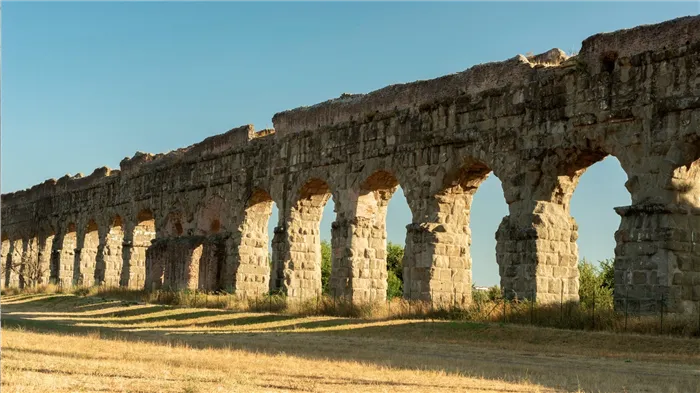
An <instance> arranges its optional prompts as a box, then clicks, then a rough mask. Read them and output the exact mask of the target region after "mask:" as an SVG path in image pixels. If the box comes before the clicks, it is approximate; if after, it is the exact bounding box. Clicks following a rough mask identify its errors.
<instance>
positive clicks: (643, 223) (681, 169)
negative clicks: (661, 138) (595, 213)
mask: <svg viewBox="0 0 700 393" xmlns="http://www.w3.org/2000/svg"><path fill="white" fill-rule="evenodd" d="M692 146H693V145H692V144H690V143H687V144H686V143H683V144H680V145H674V146H671V148H670V149H669V151H668V152H667V154H666V155H665V156H663V157H658V156H649V157H644V158H643V159H641V160H639V161H638V162H635V163H632V164H629V165H628V166H629V167H630V168H631V170H630V173H631V175H630V176H629V179H628V181H627V183H626V184H625V186H626V187H627V189H628V190H629V191H630V194H631V196H632V205H631V206H625V207H618V208H616V209H615V210H616V211H617V213H618V214H620V216H621V217H622V221H621V223H620V229H619V230H618V231H617V232H616V233H615V239H616V241H617V247H616V248H615V292H614V296H615V306H616V308H617V309H618V310H624V309H625V308H627V310H628V311H629V312H635V313H656V312H659V311H660V309H661V307H662V305H663V309H664V310H665V311H667V312H677V313H692V312H698V311H700V310H699V309H698V305H699V304H700V164H698V161H693V160H694V159H695V158H696V157H697V156H698V151H700V149H699V148H697V147H696V149H698V150H692V149H691V147H692ZM625 303H627V304H625Z"/></svg>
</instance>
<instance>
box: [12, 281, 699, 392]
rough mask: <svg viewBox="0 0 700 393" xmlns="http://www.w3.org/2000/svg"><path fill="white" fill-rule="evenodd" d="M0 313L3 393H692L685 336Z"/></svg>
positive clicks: (82, 301) (414, 323)
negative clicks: (111, 392)
mask: <svg viewBox="0 0 700 393" xmlns="http://www.w3.org/2000/svg"><path fill="white" fill-rule="evenodd" d="M2 314H3V315H2V318H3V326H4V330H3V334H2V355H3V359H2V390H3V392H5V391H17V392H19V391H23V392H44V391H66V392H67V391H116V392H122V391H133V392H140V391H144V392H145V391H165V392H210V391H211V392H218V391H222V392H237V391H241V392H258V391H261V392H262V391H266V392H270V391H311V392H328V391H333V392H345V391H353V392H356V391H387V392H389V391H391V392H393V391H397V392H400V391H421V392H430V391H436V392H440V391H467V392H471V391H479V392H490V391H495V392H496V391H497V392H503V391H508V392H521V391H522V392H549V391H590V392H599V391H600V392H608V391H610V392H624V391H626V392H659V391H664V392H700V340H698V339H693V338H674V337H668V336H648V335H646V336H645V335H632V334H626V335H625V334H612V333H605V332H582V331H569V330H557V329H549V328H534V327H527V326H517V325H500V324H484V323H466V322H448V321H429V320H425V321H421V320H384V321H382V320H372V321H368V320H360V319H351V318H337V317H325V316H314V317H299V316H293V315H280V314H269V313H253V312H231V311H225V310H214V309H193V308H173V307H167V306H158V305H145V304H134V303H132V302H131V303H130V302H124V301H113V300H104V299H100V298H95V297H76V296H73V295H65V294H21V295H16V296H4V297H3V298H2ZM8 328H9V330H8Z"/></svg>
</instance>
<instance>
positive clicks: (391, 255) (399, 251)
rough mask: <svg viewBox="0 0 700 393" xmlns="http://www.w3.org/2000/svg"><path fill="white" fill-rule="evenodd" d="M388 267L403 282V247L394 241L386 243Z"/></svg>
mask: <svg viewBox="0 0 700 393" xmlns="http://www.w3.org/2000/svg"><path fill="white" fill-rule="evenodd" d="M386 269H387V270H388V271H391V272H394V275H396V277H397V278H398V279H399V280H400V281H401V282H403V247H402V246H400V245H398V244H396V243H392V242H388V243H387V245H386Z"/></svg>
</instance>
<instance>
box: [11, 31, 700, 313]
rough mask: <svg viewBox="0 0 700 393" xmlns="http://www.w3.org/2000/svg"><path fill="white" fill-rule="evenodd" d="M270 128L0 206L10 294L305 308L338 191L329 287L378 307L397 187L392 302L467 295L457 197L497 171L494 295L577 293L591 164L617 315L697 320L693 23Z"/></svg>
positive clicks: (626, 34) (421, 85)
mask: <svg viewBox="0 0 700 393" xmlns="http://www.w3.org/2000/svg"><path fill="white" fill-rule="evenodd" d="M273 123H274V130H263V131H260V132H255V131H254V130H253V128H252V126H243V127H239V128H235V129H232V130H230V131H228V132H227V133H225V134H221V135H217V136H214V137H211V138H207V139H205V140H204V141H202V142H200V143H198V144H195V145H192V146H190V147H188V148H183V149H179V150H176V151H173V152H170V153H167V154H156V155H153V154H143V153H137V154H136V155H135V156H134V157H131V158H125V159H124V160H123V161H122V162H121V164H120V169H119V170H110V169H109V168H99V169H96V170H95V171H94V172H93V173H92V174H91V175H89V176H85V177H83V176H82V175H77V176H73V177H71V176H68V175H66V176H64V177H62V178H60V179H58V180H53V179H52V180H48V181H46V182H44V183H42V184H39V185H36V186H34V187H32V188H31V189H28V190H24V191H19V192H15V193H10V194H4V195H2V239H3V242H2V258H3V262H2V267H3V270H4V272H3V285H13V286H14V285H16V286H23V285H29V284H33V283H36V282H48V281H51V280H53V281H56V282H60V283H63V284H65V285H69V284H74V283H83V284H93V283H107V284H113V285H116V284H120V285H124V286H129V287H134V288H141V287H144V286H145V287H146V288H148V289H150V288H158V287H163V286H168V287H175V288H184V287H187V288H200V289H206V290H214V289H227V290H235V291H236V293H242V294H244V295H249V294H256V293H264V292H267V291H268V290H269V289H270V288H273V289H275V288H279V289H281V290H283V291H285V292H286V293H287V294H288V296H290V297H293V298H305V297H309V296H315V295H316V294H318V293H319V292H320V290H321V266H320V258H321V256H320V246H319V240H320V239H319V223H320V218H321V212H322V209H323V206H324V205H325V204H326V202H327V201H328V200H329V198H333V201H334V202H335V210H336V211H335V214H336V218H335V222H333V225H332V248H333V261H332V263H333V270H332V277H331V285H332V290H333V291H334V292H335V293H336V294H338V295H345V296H350V297H352V299H353V300H356V301H364V300H381V299H383V298H384V296H385V294H386V285H387V284H386V277H387V273H386V263H385V254H386V230H385V221H386V220H385V217H386V205H387V201H388V199H389V198H390V196H391V194H392V193H393V192H394V190H396V188H397V186H399V185H400V186H401V187H402V188H403V190H404V192H405V195H406V198H407V200H408V204H409V206H410V208H411V211H412V215H413V217H412V223H411V224H410V225H408V226H407V231H406V252H405V259H404V274H403V277H404V280H405V286H406V288H407V291H406V294H405V296H407V297H408V296H410V297H413V298H421V299H432V300H434V301H436V302H458V303H463V302H468V301H469V300H470V298H471V259H470V256H469V246H470V230H469V214H470V204H471V200H472V196H473V194H474V192H475V191H476V190H477V188H478V187H479V184H480V183H481V182H482V181H483V180H484V179H485V178H486V176H488V175H489V174H490V173H492V172H493V175H495V176H497V177H498V178H499V179H500V180H501V182H502V184H503V192H504V196H505V200H506V202H507V203H508V206H509V214H508V215H507V216H506V217H504V218H503V220H502V222H501V224H500V227H499V229H498V232H497V233H496V239H497V248H496V253H497V261H498V264H499V271H500V274H501V285H502V287H503V288H505V289H506V291H507V293H508V294H512V295H517V296H518V297H520V298H525V297H527V298H530V297H533V296H534V297H536V299H537V300H538V301H543V302H551V301H559V300H560V298H561V297H562V296H563V300H576V299H577V297H578V270H577V260H578V253H577V248H576V238H577V226H576V223H575V222H574V220H573V219H572V218H571V216H570V214H569V201H570V198H571V195H572V193H573V192H574V190H575V188H576V184H577V182H578V180H579V177H580V176H581V175H582V174H583V172H584V171H585V170H586V168H587V167H589V166H590V165H592V164H593V163H595V162H597V161H599V160H601V159H603V158H604V157H606V156H607V155H613V156H615V157H616V158H617V159H618V160H619V162H620V163H621V165H622V167H623V169H624V170H625V172H626V173H627V176H628V181H627V182H626V184H625V186H626V188H627V190H628V191H629V192H630V194H631V199H632V205H630V206H624V207H619V208H616V211H617V213H618V214H619V215H620V217H621V224H620V228H619V230H618V231H617V232H616V235H615V238H616V241H617V247H616V248H615V285H616V291H615V293H616V304H617V305H618V306H620V305H621V304H622V302H623V298H622V297H621V296H622V294H626V296H627V297H628V298H629V299H630V303H629V308H630V310H637V311H642V312H643V311H653V310H654V309H655V308H657V307H658V306H659V300H660V299H661V298H662V297H663V298H664V299H665V300H664V301H665V302H666V306H667V307H668V308H669V309H670V310H672V311H677V312H693V311H697V310H696V308H697V304H698V301H700V244H699V243H698V238H699V237H700V209H699V208H700V199H699V197H700V188H699V187H698V184H699V183H698V171H699V169H698V168H699V165H698V159H699V158H700V17H687V18H680V19H676V20H672V21H669V22H665V23H662V24H658V25H649V26H641V27H637V28H634V29H630V30H622V31H617V32H614V33H608V34H598V35H595V36H592V37H589V38H587V39H586V40H584V41H583V46H582V49H581V51H580V53H579V54H578V55H576V56H574V57H570V58H567V56H566V55H565V54H564V53H563V52H561V51H560V50H557V49H555V50H551V51H549V52H547V53H544V54H541V55H537V56H531V57H524V56H521V55H519V56H516V57H515V58H512V59H509V60H506V61H503V62H497V63H489V64H482V65H478V66H475V67H473V68H471V69H468V70H466V71H464V72H461V73H457V74H452V75H447V76H443V77H440V78H437V79H433V80H428V81H418V82H414V83H409V84H403V85H394V86H389V87H386V88H383V89H380V90H377V91H374V92H372V93H369V94H364V95H342V96H341V97H340V98H337V99H333V100H330V101H327V102H324V103H321V104H318V105H314V106H311V107H303V108H298V109H294V110H290V111H286V112H282V113H278V114H276V115H275V116H274V117H273ZM273 201H274V202H275V203H276V204H277V206H278V207H279V210H280V219H279V222H278V223H277V227H276V229H275V234H274V238H273V239H271V241H272V245H273V247H272V250H273V251H272V255H271V259H272V263H271V264H270V263H268V257H269V256H268V244H269V243H268V241H269V240H270V239H268V236H267V231H266V227H267V223H268V220H269V217H270V212H271V205H272V202H273ZM271 266H272V267H271Z"/></svg>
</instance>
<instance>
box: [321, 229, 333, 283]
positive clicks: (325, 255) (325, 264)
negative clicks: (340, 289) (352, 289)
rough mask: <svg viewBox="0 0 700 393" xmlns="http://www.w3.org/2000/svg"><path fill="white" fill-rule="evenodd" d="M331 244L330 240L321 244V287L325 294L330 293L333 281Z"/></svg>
mask: <svg viewBox="0 0 700 393" xmlns="http://www.w3.org/2000/svg"><path fill="white" fill-rule="evenodd" d="M332 266H333V265H332V261H331V244H330V243H329V242H328V240H324V241H322V242H321V285H322V291H323V293H329V291H330V288H329V286H330V280H331V270H332Z"/></svg>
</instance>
